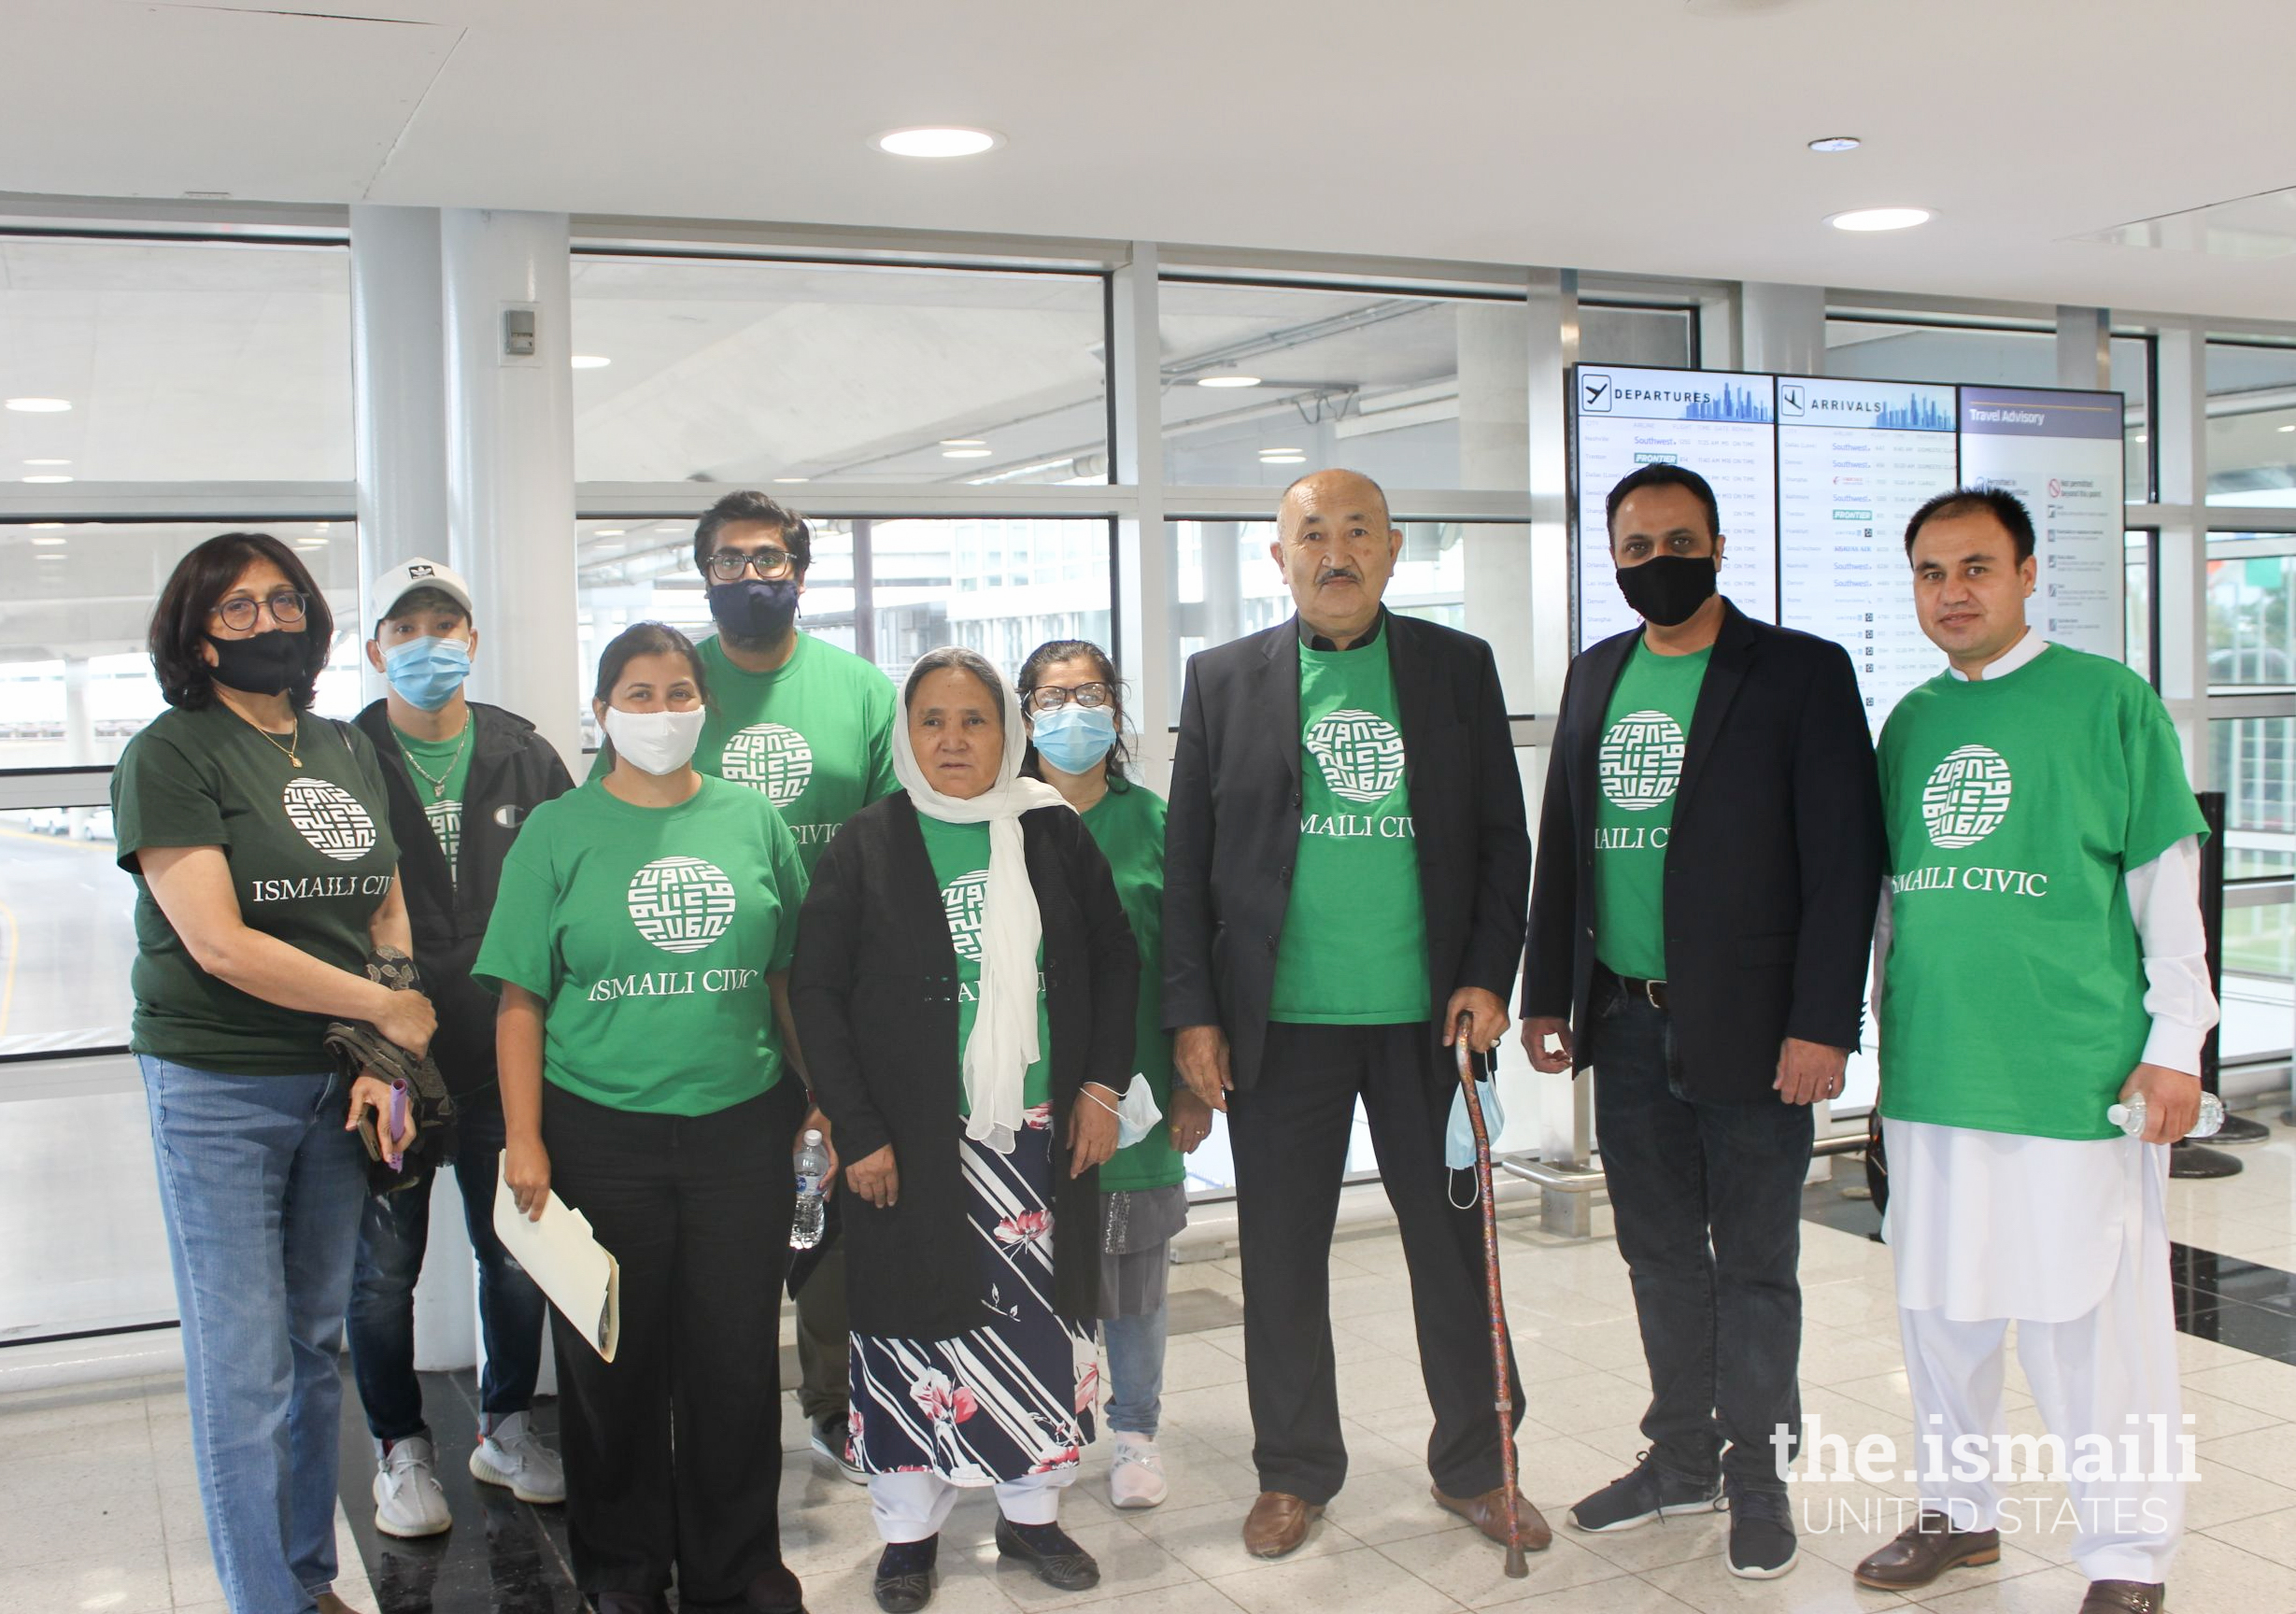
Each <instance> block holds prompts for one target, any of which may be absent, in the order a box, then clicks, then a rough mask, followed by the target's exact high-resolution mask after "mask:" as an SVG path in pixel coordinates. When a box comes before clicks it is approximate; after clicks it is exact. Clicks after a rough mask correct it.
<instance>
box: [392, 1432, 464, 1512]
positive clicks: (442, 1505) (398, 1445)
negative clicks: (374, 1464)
mask: <svg viewBox="0 0 2296 1614" xmlns="http://www.w3.org/2000/svg"><path fill="white" fill-rule="evenodd" d="M436 1466H437V1465H436V1459H435V1457H434V1456H433V1454H432V1450H431V1442H430V1441H428V1440H426V1439H424V1438H423V1437H421V1436H419V1435H412V1436H409V1437H407V1438H405V1439H404V1440H394V1441H392V1442H391V1444H390V1451H387V1452H385V1453H384V1454H383V1460H382V1463H381V1465H379V1467H378V1469H377V1471H376V1476H375V1527H376V1529H377V1530H379V1531H381V1532H382V1533H383V1534H384V1535H386V1536H403V1537H404V1536H435V1535H437V1534H438V1533H439V1532H440V1531H442V1530H445V1529H446V1528H447V1527H448V1526H449V1525H451V1524H452V1523H453V1522H454V1515H453V1514H451V1513H449V1512H447V1511H446V1492H444V1491H442V1490H440V1489H439V1484H438V1474H437V1472H436Z"/></svg>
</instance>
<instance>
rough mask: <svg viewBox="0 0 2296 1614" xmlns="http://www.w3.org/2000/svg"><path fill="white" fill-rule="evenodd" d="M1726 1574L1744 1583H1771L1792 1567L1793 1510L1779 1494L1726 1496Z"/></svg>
mask: <svg viewBox="0 0 2296 1614" xmlns="http://www.w3.org/2000/svg"><path fill="white" fill-rule="evenodd" d="M1728 1506H1729V1508H1730V1573H1731V1574H1733V1575H1736V1576H1737V1577H1739V1578H1740V1579H1747V1580H1775V1579H1778V1578H1779V1576H1780V1575H1783V1574H1784V1573H1785V1572H1786V1571H1787V1570H1789V1569H1791V1568H1793V1565H1794V1562H1795V1560H1797V1559H1798V1558H1800V1557H1801V1555H1802V1553H1801V1549H1800V1548H1798V1547H1796V1546H1795V1545H1794V1540H1793V1508H1791V1507H1790V1506H1789V1505H1788V1504H1787V1501H1786V1494H1785V1493H1784V1492H1783V1491H1741V1490H1738V1489H1737V1488H1736V1487H1733V1488H1732V1489H1731V1492H1730V1501H1729V1504H1728Z"/></svg>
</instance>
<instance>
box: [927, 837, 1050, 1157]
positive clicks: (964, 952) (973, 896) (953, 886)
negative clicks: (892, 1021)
mask: <svg viewBox="0 0 2296 1614" xmlns="http://www.w3.org/2000/svg"><path fill="white" fill-rule="evenodd" d="M916 821H917V828H919V829H922V830H923V831H924V832H925V854H926V856H927V857H929V858H931V859H932V865H933V881H934V883H935V884H936V885H939V886H940V887H941V911H942V913H944V914H946V915H947V917H948V921H949V941H950V943H951V944H952V945H953V946H955V947H956V949H957V1068H958V1069H960V1070H961V1069H963V1068H964V1059H965V1044H966V1043H967V1042H969V1041H971V1040H972V1023H973V1021H974V1020H975V1019H977V1018H979V1016H980V1012H981V921H982V919H983V918H984V917H985V915H986V913H987V911H988V826H987V825H985V824H947V823H943V822H942V820H940V819H938V818H928V817H927V816H926V815H925V814H922V813H920V814H917V820H916ZM1052 1101H1053V1022H1052V1014H1051V1012H1050V1009H1049V1006H1048V1005H1047V1004H1046V1003H1045V1001H1044V944H1043V943H1042V941H1040V942H1038V943H1037V1061H1036V1063H1035V1064H1033V1065H1031V1066H1029V1067H1028V1076H1027V1078H1026V1079H1025V1081H1024V1083H1023V1085H1022V1087H1021V1102H1022V1103H1023V1104H1025V1105H1027V1106H1028V1108H1029V1109H1030V1110H1034V1111H1042V1114H1041V1115H1039V1116H1037V1117H1035V1118H1034V1121H1041V1122H1042V1123H1043V1124H1044V1125H1046V1126H1049V1125H1051V1115H1052V1108H1051V1106H1052ZM957 1113H958V1114H960V1115H970V1114H971V1113H972V1105H971V1101H970V1100H968V1099H967V1098H966V1097H965V1096H964V1091H963V1088H962V1086H961V1084H960V1085H959V1087H958V1090H957ZM1034 1121H1032V1124H1034Z"/></svg>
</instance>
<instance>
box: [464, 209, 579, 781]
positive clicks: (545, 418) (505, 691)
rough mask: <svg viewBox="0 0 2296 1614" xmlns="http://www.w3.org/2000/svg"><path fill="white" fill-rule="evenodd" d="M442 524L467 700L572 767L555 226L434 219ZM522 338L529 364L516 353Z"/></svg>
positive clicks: (574, 684)
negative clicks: (515, 721) (440, 298)
mask: <svg viewBox="0 0 2296 1614" xmlns="http://www.w3.org/2000/svg"><path fill="white" fill-rule="evenodd" d="M439 244H440V262H441V266H442V271H443V278H444V283H445V291H446V299H445V302H446V428H447V430H446V450H447V451H446V467H447V477H446V481H447V523H448V531H449V533H450V534H451V543H450V548H451V554H450V556H449V559H450V560H451V561H452V563H453V565H454V567H455V569H456V570H457V571H459V572H461V573H462V574H463V576H464V577H466V578H468V579H469V580H470V585H471V592H472V594H473V595H474V596H475V599H476V602H477V606H478V611H477V617H478V633H479V646H478V657H477V663H476V665H475V668H474V669H473V671H472V674H471V689H472V692H473V693H474V694H475V695H477V696H479V697H481V698H482V699H485V700H488V701H493V702H494V703H496V704H497V705H502V706H507V707H508V708H510V709H511V710H512V711H513V712H516V713H517V714H519V715H521V716H523V717H525V718H527V719H528V720H530V721H531V722H532V724H533V725H534V727H535V728H536V729H539V730H540V731H541V732H542V734H543V736H544V737H545V738H546V739H547V740H549V742H550V743H552V744H554V745H556V746H557V747H558V748H559V752H560V755H561V756H563V757H565V758H566V759H567V766H568V767H570V768H574V769H576V770H577V772H578V770H579V764H580V762H581V759H582V758H581V750H582V745H581V729H580V726H579V723H578V720H577V714H578V712H579V711H580V704H579V701H580V688H579V678H580V672H579V667H580V659H581V651H580V644H581V641H580V635H579V632H578V630H577V626H576V623H575V620H574V608H575V601H574V565H575V556H574V381H573V371H572V369H571V367H570V361H571V360H572V358H573V354H574V347H573V337H572V333H571V332H570V331H569V328H568V326H569V319H570V314H571V306H572V303H573V294H572V290H571V287H570V284H569V270H568V259H567V251H568V245H569V243H568V237H567V222H566V216H565V215H564V214H563V213H516V212H504V211H498V210H494V209H489V208H464V207H454V208H448V209H446V211H445V212H444V213H443V214H442V216H441V219H440V228H439ZM521 330H522V331H523V332H524V333H525V334H526V337H527V345H529V346H531V351H517V350H516V349H517V347H519V346H520V343H519V339H518V337H519V333H520V331H521Z"/></svg>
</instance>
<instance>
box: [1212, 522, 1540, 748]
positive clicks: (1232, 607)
mask: <svg viewBox="0 0 2296 1614" xmlns="http://www.w3.org/2000/svg"><path fill="white" fill-rule="evenodd" d="M1400 525H1401V527H1402V529H1403V553H1402V556H1401V557H1400V558H1399V559H1398V560H1397V561H1396V572H1395V576H1394V577H1393V579H1392V580H1390V582H1389V583H1388V585H1387V593H1386V602H1387V606H1388V608H1389V609H1390V610H1393V611H1397V612H1400V613H1402V614H1403V615H1405V616H1423V617H1425V618H1426V619H1427V620H1428V621H1431V622H1440V623H1442V624H1443V625H1444V626H1446V627H1450V628H1458V629H1462V630H1466V631H1467V632H1469V633H1473V634H1475V635H1476V636H1477V637H1479V638H1481V639H1485V640H1488V641H1489V642H1490V644H1491V646H1492V649H1493V651H1494V652H1495V654H1496V656H1497V658H1498V663H1499V681H1500V684H1501V686H1502V687H1504V689H1505V691H1506V694H1507V696H1508V705H1509V711H1510V712H1513V713H1516V714H1524V713H1527V712H1528V711H1529V709H1530V701H1531V666H1530V645H1529V644H1528V639H1529V635H1528V634H1525V633H1524V632H1523V631H1522V630H1521V629H1522V624H1523V622H1524V619H1525V616H1526V613H1527V609H1528V602H1529V598H1530V594H1529V552H1530V551H1529V545H1530V540H1529V532H1528V529H1526V528H1524V527H1521V526H1518V525H1514V524H1511V523H1508V522H1499V521H1487V522H1486V521H1405V522H1402V523H1400ZM1167 532H1168V536H1169V541H1170V543H1171V545H1172V546H1173V548H1172V556H1173V565H1172V575H1173V582H1174V590H1175V594H1176V600H1175V602H1174V604H1173V607H1172V633H1173V638H1174V640H1175V642H1176V643H1175V645H1174V653H1173V656H1172V659H1171V677H1172V687H1171V691H1170V694H1171V699H1172V701H1173V710H1174V711H1175V712H1177V711H1178V710H1179V705H1178V702H1179V700H1180V697H1181V694H1182V691H1183V685H1184V683H1185V680H1186V675H1187V659H1188V658H1189V657H1191V656H1193V655H1195V654H1196V653H1197V652H1198V650H1205V649H1209V648H1211V647H1212V646H1213V645H1216V644H1226V643H1227V642H1228V641H1229V640H1231V639H1240V638H1241V637H1243V636H1244V635H1245V634H1247V633H1256V632H1258V631H1260V630H1262V629H1265V628H1272V627H1274V626H1275V625H1276V624H1277V623H1278V622H1281V621H1283V619H1284V618H1285V617H1287V616H1291V614H1292V610H1293V606H1292V596H1291V590H1290V589H1289V588H1287V587H1285V585H1284V582H1283V573H1282V571H1281V570H1280V569H1279V568H1278V566H1277V565H1276V562H1275V559H1274V558H1273V557H1272V556H1271V555H1270V554H1269V553H1268V547H1269V545H1272V544H1274V542H1275V540H1276V524H1275V523H1274V522H1273V521H1173V522H1170V523H1169V524H1168V528H1167Z"/></svg>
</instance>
